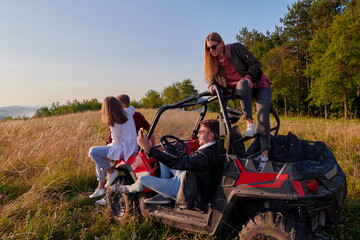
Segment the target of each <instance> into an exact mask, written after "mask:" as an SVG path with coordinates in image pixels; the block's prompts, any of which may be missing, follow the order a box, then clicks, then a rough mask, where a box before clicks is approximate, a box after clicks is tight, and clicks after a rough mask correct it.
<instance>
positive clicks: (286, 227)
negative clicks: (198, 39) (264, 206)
mask: <svg viewBox="0 0 360 240" xmlns="http://www.w3.org/2000/svg"><path fill="white" fill-rule="evenodd" d="M239 237H240V239H244V240H265V239H266V240H267V239H272V240H297V239H299V240H300V239H301V240H303V239H312V236H311V235H310V234H309V233H308V230H307V229H306V227H305V226H304V225H303V224H301V223H299V222H297V221H295V220H294V219H292V218H291V217H286V216H283V215H282V214H281V213H279V212H275V213H274V212H265V213H258V214H257V215H256V216H255V217H254V218H251V219H250V220H249V221H248V222H247V223H246V224H245V225H244V226H243V227H242V230H241V231H240V232H239Z"/></svg>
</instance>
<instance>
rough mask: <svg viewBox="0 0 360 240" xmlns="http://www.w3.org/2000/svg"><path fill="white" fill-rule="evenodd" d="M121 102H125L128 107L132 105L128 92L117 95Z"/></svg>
mask: <svg viewBox="0 0 360 240" xmlns="http://www.w3.org/2000/svg"><path fill="white" fill-rule="evenodd" d="M116 98H117V100H119V102H120V103H122V104H124V105H125V106H126V107H127V108H128V107H129V106H130V97H129V96H128V95H126V94H121V95H119V96H116Z"/></svg>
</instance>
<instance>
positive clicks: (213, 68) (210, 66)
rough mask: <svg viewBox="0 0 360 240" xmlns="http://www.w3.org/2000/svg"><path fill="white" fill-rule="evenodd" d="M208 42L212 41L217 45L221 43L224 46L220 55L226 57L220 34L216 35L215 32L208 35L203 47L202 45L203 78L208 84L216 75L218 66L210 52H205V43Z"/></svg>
mask: <svg viewBox="0 0 360 240" xmlns="http://www.w3.org/2000/svg"><path fill="white" fill-rule="evenodd" d="M208 41H214V42H218V43H222V44H223V45H224V47H223V49H222V52H221V54H222V55H223V56H226V54H227V53H226V47H225V43H224V41H223V40H222V38H221V36H220V34H218V33H216V32H212V33H210V34H209V35H208V36H207V37H206V38H205V45H204V78H205V81H207V82H210V80H211V79H212V78H213V77H214V76H215V75H216V74H217V73H218V65H217V62H216V58H215V57H213V56H212V55H211V54H210V51H208V50H207V42H208Z"/></svg>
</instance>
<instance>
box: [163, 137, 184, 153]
mask: <svg viewBox="0 0 360 240" xmlns="http://www.w3.org/2000/svg"><path fill="white" fill-rule="evenodd" d="M169 139H170V140H175V144H174V142H173V143H171V142H170V141H169ZM160 144H161V146H162V147H163V148H164V149H165V151H166V152H168V153H170V154H172V155H175V156H177V157H179V156H183V155H186V154H187V153H188V150H189V149H188V147H187V146H186V144H185V143H184V141H183V140H181V139H179V138H177V137H175V136H173V135H164V136H162V137H161V138H160Z"/></svg>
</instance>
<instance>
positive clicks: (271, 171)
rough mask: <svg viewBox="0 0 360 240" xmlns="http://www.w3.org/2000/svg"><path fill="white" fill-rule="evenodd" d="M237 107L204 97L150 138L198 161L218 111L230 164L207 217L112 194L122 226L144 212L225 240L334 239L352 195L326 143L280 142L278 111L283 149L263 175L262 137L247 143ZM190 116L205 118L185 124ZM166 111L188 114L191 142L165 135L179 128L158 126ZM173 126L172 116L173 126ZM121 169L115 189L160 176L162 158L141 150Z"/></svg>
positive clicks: (275, 140)
mask: <svg viewBox="0 0 360 240" xmlns="http://www.w3.org/2000/svg"><path fill="white" fill-rule="evenodd" d="M234 101H235V102H236V101H237V100H236V96H233V95H231V94H224V93H223V92H222V90H221V89H220V88H218V87H216V95H211V94H209V93H208V92H203V93H200V94H198V95H197V96H194V97H190V98H187V99H184V100H183V101H179V102H177V103H174V104H171V105H166V106H163V107H162V108H160V109H159V110H158V112H157V113H156V115H155V117H154V120H153V122H152V125H151V127H150V130H149V132H148V136H149V137H150V136H151V135H152V134H154V133H156V135H158V134H161V136H162V135H164V136H162V137H161V139H160V142H161V144H159V145H157V146H156V148H158V149H160V150H162V151H167V152H169V153H170V154H174V155H177V154H191V153H192V152H193V151H195V150H196V149H197V148H198V147H199V144H198V141H197V139H196V136H197V132H198V129H199V125H200V121H201V120H203V119H204V118H205V116H206V114H207V112H208V111H207V110H208V107H210V106H212V107H214V106H215V107H216V106H218V108H219V114H218V115H217V118H218V120H219V122H220V139H219V146H220V148H221V149H219V152H220V154H219V162H221V163H222V164H221V166H220V167H219V169H218V170H219V174H218V176H214V182H213V184H214V186H215V187H214V192H213V198H212V201H211V202H209V205H208V209H207V210H206V211H196V210H181V209H178V208H176V207H175V205H174V203H171V204H168V205H151V204H144V198H148V197H151V196H153V195H154V194H155V193H154V192H153V191H151V190H149V189H148V190H146V191H144V192H140V193H137V194H125V193H114V192H110V191H109V192H108V193H107V196H106V199H107V205H108V208H109V212H110V213H111V214H112V216H113V217H114V219H116V220H117V221H122V220H123V219H124V218H125V217H126V216H127V215H129V214H132V213H134V212H135V211H138V212H140V214H141V215H143V216H152V218H153V219H154V220H155V221H158V222H161V223H164V224H167V225H169V226H172V227H175V228H179V229H184V230H187V231H189V232H191V233H207V234H211V235H217V236H219V235H222V234H223V233H224V231H225V232H226V231H229V229H230V231H231V232H232V233H234V232H235V233H236V234H238V235H239V236H240V238H241V239H326V237H325V236H326V235H324V234H323V232H324V230H328V229H331V228H333V227H334V226H336V224H337V223H338V221H339V217H340V210H341V206H342V204H343V202H344V200H345V197H346V194H347V187H346V177H345V175H344V173H343V172H342V170H341V169H340V167H339V165H338V164H337V162H336V160H335V158H334V156H333V154H332V153H331V151H330V149H329V148H328V147H327V146H326V145H325V144H324V143H323V142H313V141H306V140H298V139H297V138H296V136H294V135H292V134H289V135H287V136H280V135H278V131H279V127H280V120H279V117H278V115H277V114H276V112H275V111H274V109H271V115H272V117H271V118H272V122H273V123H272V125H275V126H272V128H271V132H272V134H273V135H272V144H274V145H276V146H273V151H272V154H271V156H270V160H269V161H268V162H266V164H265V166H264V168H262V169H261V171H259V170H258V165H259V161H258V160H257V156H258V155H259V154H260V153H261V152H260V144H259V136H258V135H255V136H254V137H253V138H249V137H242V135H241V133H240V132H239V127H238V126H237V125H236V124H234V123H235V122H236V120H237V119H238V117H239V116H236V110H235V108H233V109H231V108H230V107H229V106H228V104H232V103H233V102H234ZM189 110H191V113H192V114H193V115H194V114H195V115H196V116H197V117H196V118H195V117H185V114H186V113H187V112H189ZM166 112H169V113H170V114H169V115H170V116H171V115H175V113H177V114H178V115H179V113H181V116H183V115H184V118H183V120H182V121H186V122H187V124H186V125H187V126H191V127H192V131H190V133H188V135H187V137H184V136H185V135H184V134H183V133H182V135H183V136H178V137H175V136H172V135H169V134H171V133H170V132H161V131H171V129H174V128H176V127H172V128H166V127H162V128H160V127H159V126H158V125H159V124H160V123H161V118H162V117H163V116H164V113H166ZM208 114H209V113H208ZM234 114H235V116H234ZM170 119H171V118H169V117H167V118H166V120H165V122H169V121H171V120H170ZM177 121H179V119H177ZM191 121H193V123H192V122H191ZM174 124H175V123H174ZM157 130H159V131H157ZM160 130H161V131H160ZM156 135H155V136H156ZM158 136H159V135H158ZM181 138H182V139H181ZM250 142H251V143H250ZM296 146H297V148H296ZM299 149H300V150H299ZM293 150H294V151H293ZM276 151H278V152H276ZM280 152H281V153H280ZM284 156H285V157H284ZM116 169H117V170H118V171H120V175H119V177H118V178H117V179H116V180H115V182H114V183H120V184H131V183H133V182H135V181H136V179H137V178H138V177H139V176H141V175H144V174H151V175H154V176H160V173H159V168H158V162H157V161H156V159H151V158H150V159H149V158H148V157H147V156H146V154H144V153H143V152H141V151H139V153H138V154H137V155H136V156H132V157H131V158H130V159H129V160H128V161H127V162H126V163H125V162H124V161H122V160H119V161H117V163H116Z"/></svg>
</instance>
